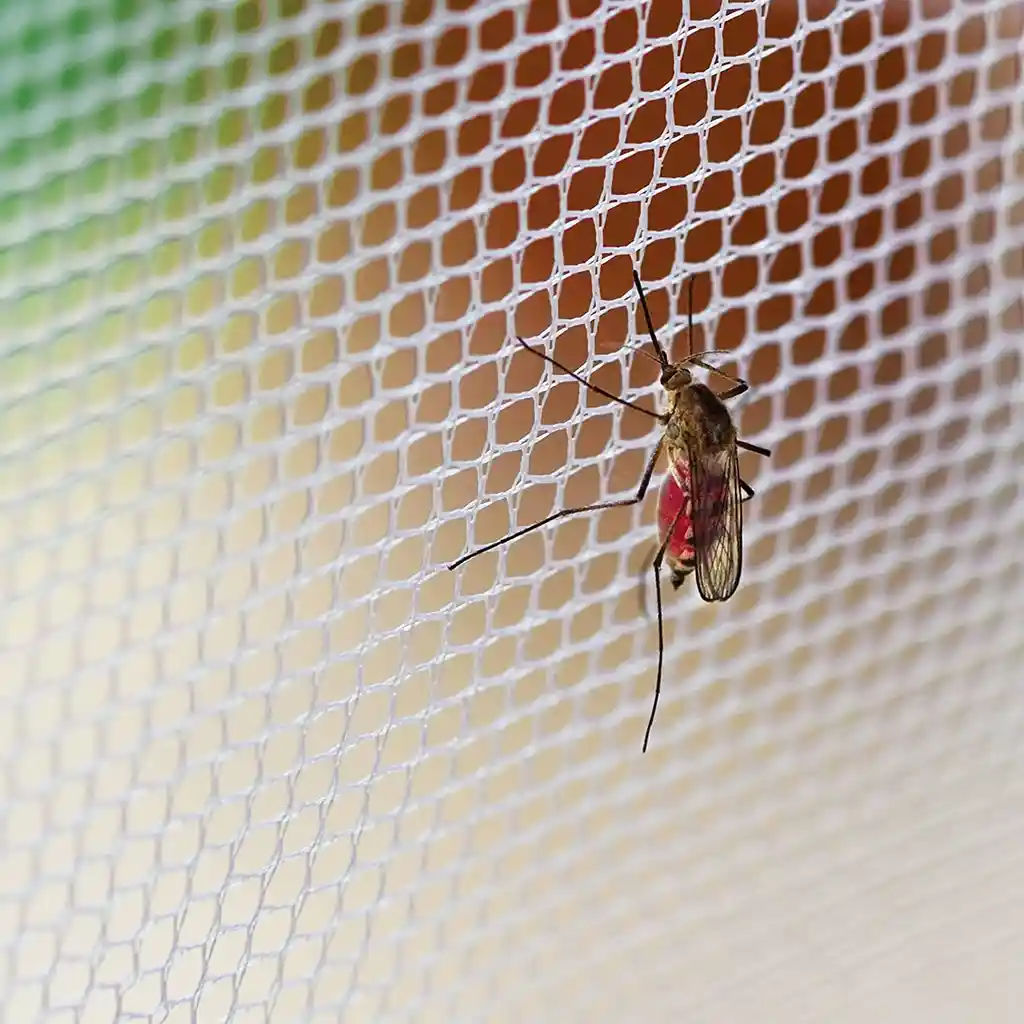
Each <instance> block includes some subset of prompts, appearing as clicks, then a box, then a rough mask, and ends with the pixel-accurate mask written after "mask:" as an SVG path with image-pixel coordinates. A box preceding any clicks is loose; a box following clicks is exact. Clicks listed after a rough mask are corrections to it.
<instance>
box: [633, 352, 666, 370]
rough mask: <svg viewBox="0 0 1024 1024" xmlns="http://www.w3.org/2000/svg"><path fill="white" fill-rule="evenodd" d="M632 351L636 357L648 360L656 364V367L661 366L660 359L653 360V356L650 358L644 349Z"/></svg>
mask: <svg viewBox="0 0 1024 1024" xmlns="http://www.w3.org/2000/svg"><path fill="white" fill-rule="evenodd" d="M633 351H634V352H636V354H637V355H638V356H643V357H644V359H650V361H651V362H652V363H656V364H657V365H658V366H661V365H662V364H661V360H660V359H655V358H654V356H652V355H651V353H650V352H648V351H647V350H646V349H643V348H637V349H634V350H633Z"/></svg>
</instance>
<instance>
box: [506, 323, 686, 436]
mask: <svg viewBox="0 0 1024 1024" xmlns="http://www.w3.org/2000/svg"><path fill="white" fill-rule="evenodd" d="M515 337H516V341H518V342H519V344H520V345H522V346H523V348H525V349H526V351H527V352H532V353H533V354H534V355H535V356H540V358H541V359H543V360H544V361H545V362H546V363H550V364H551V365H552V366H554V367H556V368H557V369H559V370H561V371H562V372H563V373H567V374H569V376H570V377H572V379H573V380H576V381H579V383H580V384H582V385H583V386H584V387H585V388H589V389H590V390H591V391H596V392H597V393H598V394H599V395H604V397H605V398H610V399H611V400H612V401H613V402H618V403H619V405H624V406H625V407H626V408H627V409H636V411H637V412H642V413H643V414H644V415H645V416H650V417H651V419H655V420H660V421H661V422H662V423H665V422H666V420H665V417H664V415H663V414H662V413H660V412H655V411H654V410H653V409H646V408H644V406H642V405H637V404H636V402H631V401H630V400H629V399H628V398H623V397H622V396H621V395H613V394H612V393H611V392H610V391H605V389H604V388H602V387H600V386H598V385H597V384H595V383H594V382H593V381H589V380H587V379H586V377H581V376H580V375H579V374H578V373H577V372H576V371H575V370H570V369H569V367H568V366H566V365H565V363H560V362H559V361H558V360H557V359H555V358H554V356H549V355H548V354H547V353H546V352H541V351H540V349H536V348H534V347H533V346H532V345H527V344H526V342H525V341H523V339H522V338H520V337H519V335H518V334H517V335H516V336H515Z"/></svg>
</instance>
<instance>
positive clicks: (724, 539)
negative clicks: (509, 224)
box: [448, 269, 771, 752]
mask: <svg viewBox="0 0 1024 1024" xmlns="http://www.w3.org/2000/svg"><path fill="white" fill-rule="evenodd" d="M633 283H634V285H635V286H636V291H637V295H638V296H639V298H640V306H641V308H642V309H643V313H644V320H645V321H646V324H647V332H648V334H649V335H650V339H651V344H652V345H653V346H654V351H655V355H656V357H657V360H656V361H657V363H658V365H659V367H660V368H661V386H662V388H664V390H665V394H666V398H667V404H668V410H667V411H666V412H663V413H659V412H655V411H654V410H653V409H648V408H646V407H644V406H642V405H637V404H636V403H635V402H631V401H629V400H628V399H626V398H622V397H621V396H620V395H614V394H612V393H611V392H610V391H606V390H605V389H604V388H602V387H599V386H598V385H597V384H594V383H592V382H591V381H588V380H587V379H586V378H584V377H582V376H580V374H578V373H576V372H575V371H574V370H570V369H569V367H567V366H565V365H564V364H562V363H560V362H559V361H558V360H557V359H555V358H554V357H553V356H549V355H548V354H547V353H545V352H541V351H540V350H539V349H536V348H534V347H533V346H531V345H528V344H527V343H526V342H525V341H523V339H522V338H520V337H518V336H517V337H516V341H517V342H518V343H519V344H520V345H521V346H522V347H523V348H525V349H526V350H527V351H528V352H532V353H533V354H534V355H536V356H539V357H540V358H541V359H543V360H545V361H546V362H548V363H551V365H552V366H554V367H556V368H557V369H559V370H561V371H562V372H563V373H567V374H568V375H569V376H570V377H572V378H573V379H574V380H577V381H579V383H580V384H582V385H583V386H584V387H586V388H589V389H590V390H591V391H594V392H596V393H597V394H599V395H603V396H604V397H605V398H609V399H611V400H612V401H614V402H618V403H619V404H620V405H624V406H625V407H626V408H628V409H635V410H636V411H637V412H642V413H643V414H644V415H645V416H649V417H651V418H652V419H655V420H657V421H658V422H659V423H660V424H661V425H662V427H663V428H664V429H663V432H662V435H661V437H660V438H659V439H658V441H657V443H656V444H655V446H654V450H653V451H652V452H651V455H650V457H649V458H648V460H647V465H646V467H645V469H644V472H643V476H642V477H641V479H640V486H639V487H638V488H637V492H636V494H635V495H634V496H633V497H631V498H620V499H618V500H616V501H602V502H598V503H596V504H594V505H583V506H580V507H578V508H566V509H561V510H560V511H558V512H554V513H552V514H551V515H549V516H546V517H545V518H544V519H541V520H540V521H539V522H536V523H533V524H532V525H530V526H525V527H522V528H521V529H519V530H514V531H513V532H512V533H509V534H507V535H506V536H504V537H502V538H501V539H500V540H496V541H493V542H491V543H490V544H485V545H484V546H483V547H479V548H476V549H475V550H473V551H470V552H469V553H468V554H465V555H463V556H462V557H461V558H460V559H458V560H457V561H455V562H452V563H451V565H449V566H448V568H449V569H457V568H458V567H459V566H460V565H463V564H464V563H466V562H468V561H469V560H470V559H471V558H475V557H476V556H477V555H482V554H484V553H485V552H487V551H493V550H494V549H495V548H497V547H501V546H502V545H503V544H507V543H509V542H510V541H513V540H516V539H518V538H519V537H523V536H525V535H526V534H528V533H532V532H533V531H534V530H539V529H540V528H541V527H542V526H547V525H548V524H549V523H553V522H556V521H557V520H559V519H564V518H566V517H567V516H573V515H579V514H581V513H584V512H600V511H603V510H605V509H612V508H626V507H628V506H631V505H637V504H639V503H640V502H641V501H643V499H644V496H645V495H646V494H647V490H648V488H649V487H650V484H651V479H652V477H653V476H654V469H655V466H656V465H657V462H658V458H659V456H660V455H661V453H662V450H664V451H665V453H666V456H667V458H668V473H667V475H666V476H665V479H664V482H663V483H662V487H661V492H660V494H659V496H658V534H659V541H660V543H659V545H658V549H657V552H656V554H655V556H654V559H653V562H652V568H653V570H654V591H655V595H656V597H657V609H658V675H657V680H656V681H655V686H654V702H653V704H652V706H651V714H650V717H649V719H648V721H647V729H646V731H645V733H644V745H643V749H644V751H645V752H646V750H647V747H648V743H649V741H650V738H651V728H652V726H653V725H654V717H655V715H656V714H657V711H658V699H659V697H660V696H661V679H662V673H663V668H664V661H665V628H664V615H663V612H662V601H661V566H662V563H663V562H665V561H666V560H667V561H668V564H669V569H670V570H671V572H672V577H671V579H672V586H673V588H674V589H678V588H679V587H680V586H682V584H683V583H684V582H685V580H686V578H687V577H688V576H690V575H691V573H692V574H693V575H694V576H695V577H696V580H697V590H698V592H699V594H700V596H701V598H702V599H703V600H705V601H708V602H713V601H727V600H728V599H729V598H730V597H732V595H733V594H734V593H735V592H736V588H737V587H738V586H739V582H740V575H741V573H742V570H743V512H742V508H741V506H742V504H743V502H745V501H747V500H749V499H750V498H752V497H753V496H754V489H753V488H752V487H751V486H750V485H749V484H748V483H747V482H746V481H745V480H743V479H742V478H741V477H740V471H739V452H738V450H739V449H741V448H742V449H743V450H744V451H748V452H754V453H755V454H757V455H763V456H766V457H767V456H770V455H771V451H770V450H769V449H768V448H761V447H760V446H758V445H756V444H751V443H750V442H749V441H741V440H740V439H739V438H738V437H737V436H736V427H735V425H734V423H733V421H732V415H731V414H730V412H729V409H728V408H727V406H726V405H725V403H726V402H727V401H728V400H729V399H731V398H737V397H739V396H740V395H742V394H743V393H744V392H745V391H747V390H748V389H749V387H750V385H749V384H748V383H747V382H746V381H745V380H741V379H740V378H739V377H733V376H732V375H731V374H728V373H725V372H724V371H723V370H720V369H719V368H718V367H716V366H712V365H711V364H710V363H708V362H707V361H706V357H707V356H710V355H715V354H716V353H715V352H714V351H707V352H696V353H695V352H692V351H689V350H690V349H692V342H693V283H694V282H693V277H691V278H690V280H689V313H688V327H687V349H688V352H687V355H686V356H685V357H684V358H683V359H681V360H679V362H676V363H673V362H671V361H670V360H669V358H668V356H667V355H666V354H665V350H664V349H663V348H662V347H661V343H660V342H659V341H658V337H657V334H656V333H655V331H654V323H653V321H652V320H651V313H650V310H649V309H648V307H647V299H646V297H645V296H644V290H643V286H642V285H641V283H640V275H639V274H638V273H637V272H636V270H635V269H634V271H633ZM638 351H640V352H641V354H642V355H644V356H647V358H653V357H651V356H648V355H647V353H646V352H644V351H643V350H642V349H640V350H638ZM691 366H699V367H701V368H702V369H704V370H707V371H709V372H711V373H715V374H718V375H719V376H720V377H722V378H724V379H725V380H727V381H729V382H730V383H731V385H732V386H731V387H729V388H728V389H727V390H726V391H723V392H722V393H721V394H716V393H715V392H714V391H712V390H711V388H710V387H708V385H707V384H705V383H703V382H702V381H699V380H697V379H695V378H694V376H693V374H692V373H691V371H690V369H689V367H691Z"/></svg>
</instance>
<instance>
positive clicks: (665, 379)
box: [661, 369, 676, 388]
mask: <svg viewBox="0 0 1024 1024" xmlns="http://www.w3.org/2000/svg"><path fill="white" fill-rule="evenodd" d="M675 375H676V372H675V370H671V369H669V370H662V371H661V386H662V387H663V388H667V387H668V385H669V381H671V380H672V378H673V377H674V376H675Z"/></svg>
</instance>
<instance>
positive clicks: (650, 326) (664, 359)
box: [633, 267, 671, 369]
mask: <svg viewBox="0 0 1024 1024" xmlns="http://www.w3.org/2000/svg"><path fill="white" fill-rule="evenodd" d="M633 283H634V284H635V285H636V291H637V294H638V295H639V296H640V305H641V306H642V307H643V310H644V319H645V320H646V321H647V333H648V334H649V335H650V336H651V344H652V345H654V351H655V352H657V353H658V362H659V363H660V364H661V367H662V369H667V368H668V367H669V366H670V365H671V364H670V363H669V361H668V356H666V355H665V350H664V349H663V348H662V347H661V344H660V343H659V342H658V336H657V335H656V334H655V333H654V323H653V322H652V320H651V311H650V310H649V309H648V308H647V299H646V298H644V289H643V285H641V284H640V275H639V274H638V273H637V272H636V268H635V267H634V268H633Z"/></svg>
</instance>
